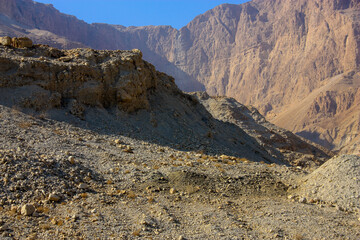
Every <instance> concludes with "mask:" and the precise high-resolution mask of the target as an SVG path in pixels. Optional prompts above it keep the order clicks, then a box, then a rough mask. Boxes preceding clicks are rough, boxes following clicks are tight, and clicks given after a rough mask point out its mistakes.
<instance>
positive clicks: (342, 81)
mask: <svg viewBox="0 0 360 240" xmlns="http://www.w3.org/2000/svg"><path fill="white" fill-rule="evenodd" d="M359 113H360V73H359V72H358V73H355V72H354V71H351V72H348V73H346V74H340V75H338V76H335V77H333V78H331V79H329V80H328V81H327V82H326V83H325V84H324V86H323V87H320V88H318V89H316V90H315V91H313V92H312V93H311V94H309V95H308V96H307V97H306V98H305V99H304V100H302V101H301V102H300V104H298V103H296V104H293V105H292V106H290V107H289V108H288V109H287V110H286V111H284V112H282V113H281V114H279V116H277V117H276V118H275V119H274V120H273V122H274V123H275V124H277V125H280V126H284V127H285V128H287V129H289V130H291V131H293V132H296V133H298V134H299V135H301V136H303V137H305V138H308V139H311V140H313V141H314V142H318V143H320V144H322V145H324V146H327V147H328V148H334V149H335V150H338V151H341V152H342V153H352V154H360V145H359V143H360V135H359V132H360V124H359V122H360V114H359Z"/></svg>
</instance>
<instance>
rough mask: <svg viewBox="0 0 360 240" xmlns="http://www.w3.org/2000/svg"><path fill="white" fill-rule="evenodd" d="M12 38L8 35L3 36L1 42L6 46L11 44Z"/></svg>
mask: <svg viewBox="0 0 360 240" xmlns="http://www.w3.org/2000/svg"><path fill="white" fill-rule="evenodd" d="M11 42H12V41H11V38H10V37H8V36H5V37H1V38H0V43H1V44H2V45H4V46H11Z"/></svg>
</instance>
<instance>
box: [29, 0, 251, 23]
mask: <svg viewBox="0 0 360 240" xmlns="http://www.w3.org/2000/svg"><path fill="white" fill-rule="evenodd" d="M35 1H36V2H41V3H51V4H53V5H54V7H55V8H56V9H58V10H59V11H60V12H63V13H66V14H70V15H74V16H76V17H77V18H79V19H81V20H84V21H86V22H88V23H94V22H98V23H109V24H119V25H124V26H145V25H171V26H173V27H175V28H177V29H179V28H181V27H183V26H185V25H186V24H187V23H188V22H190V21H191V20H192V19H194V18H195V17H196V16H197V15H199V14H202V13H204V12H206V11H207V10H209V9H211V8H214V7H215V6H217V5H220V4H222V3H232V4H241V3H244V2H247V1H246V0H35Z"/></svg>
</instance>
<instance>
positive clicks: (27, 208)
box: [21, 204, 35, 216]
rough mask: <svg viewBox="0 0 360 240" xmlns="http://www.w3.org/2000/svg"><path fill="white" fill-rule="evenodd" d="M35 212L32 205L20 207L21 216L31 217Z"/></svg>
mask: <svg viewBox="0 0 360 240" xmlns="http://www.w3.org/2000/svg"><path fill="white" fill-rule="evenodd" d="M34 212H35V207H34V205H32V204H25V205H24V206H22V207H21V214H22V215H24V216H31V215H32V214H33V213H34Z"/></svg>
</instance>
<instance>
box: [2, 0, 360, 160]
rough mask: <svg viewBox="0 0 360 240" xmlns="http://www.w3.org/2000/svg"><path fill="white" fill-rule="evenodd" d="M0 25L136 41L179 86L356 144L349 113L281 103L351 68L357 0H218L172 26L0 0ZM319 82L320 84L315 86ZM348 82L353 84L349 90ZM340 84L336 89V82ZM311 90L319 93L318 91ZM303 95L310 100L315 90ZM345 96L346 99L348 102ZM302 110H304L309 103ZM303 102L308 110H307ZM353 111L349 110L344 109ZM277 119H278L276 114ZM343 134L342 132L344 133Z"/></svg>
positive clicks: (15, 30) (337, 145) (307, 132)
mask: <svg viewBox="0 0 360 240" xmlns="http://www.w3.org/2000/svg"><path fill="white" fill-rule="evenodd" d="M0 3H1V7H0V13H1V16H0V24H1V27H0V33H1V34H3V35H11V36H19V35H27V36H31V37H32V38H33V39H34V41H35V42H37V43H45V44H50V45H54V46H61V47H65V48H69V47H73V46H84V45H85V46H90V47H92V48H95V49H133V48H138V49H140V50H141V51H142V52H143V54H144V58H145V59H146V60H148V61H150V62H152V63H153V64H154V65H155V66H157V68H158V69H159V70H160V71H164V72H166V73H168V74H170V75H171V76H174V78H175V81H176V83H177V84H178V86H179V87H180V88H181V89H183V90H186V91H194V90H206V91H207V92H208V93H209V94H210V95H226V96H229V97H234V98H235V99H236V100H238V101H239V102H241V103H243V104H246V105H248V104H251V105H254V106H255V107H256V108H258V109H259V110H260V112H261V113H262V114H264V115H265V116H266V117H267V118H268V119H270V120H273V119H274V122H275V123H276V124H278V125H280V126H281V127H285V128H287V129H288V130H291V131H294V132H295V133H299V134H300V135H302V136H304V137H306V138H309V139H311V140H312V141H315V142H317V143H319V144H322V145H323V146H326V147H330V148H332V149H335V150H341V151H343V152H349V153H352V152H353V153H356V152H357V151H358V150H356V148H353V147H348V145H349V144H351V141H353V140H352V139H356V137H357V136H358V131H357V130H356V127H349V126H357V125H359V121H358V120H357V118H354V119H350V118H348V119H347V120H346V121H345V120H344V121H342V120H339V121H337V125H336V128H337V129H336V130H333V129H334V128H333V127H331V126H329V127H330V128H331V129H329V130H328V129H326V128H324V126H325V125H328V124H327V122H328V121H329V116H330V115H331V114H332V112H331V111H330V112H328V110H329V109H328V108H326V107H320V108H319V110H318V111H315V112H314V111H313V112H312V114H311V118H309V119H308V120H304V121H302V122H301V123H294V124H289V123H293V122H294V121H293V120H292V115H291V114H288V115H286V113H289V112H290V111H291V109H294V108H296V106H298V107H299V106H301V104H302V103H303V101H307V102H308V101H309V99H307V100H306V99H305V98H307V97H308V96H309V94H310V93H313V92H314V91H317V90H318V91H320V90H319V89H320V88H322V87H325V85H326V84H327V83H330V82H332V81H331V79H332V78H333V77H336V76H338V75H339V76H341V74H343V73H345V74H347V73H349V72H354V73H355V75H356V73H357V72H359V64H360V57H359V56H360V55H359V46H360V37H359V32H360V24H359V22H360V21H359V16H360V13H359V11H360V10H359V9H360V2H359V0H343V1H340V0H326V1H319V0H310V1H307V0H300V1H298V0H285V1H265V0H254V1H251V2H248V3H245V4H242V5H231V4H224V5H220V6H218V7H216V8H214V9H212V10H210V11H208V12H206V13H204V14H202V15H199V16H198V17H196V18H195V19H194V20H193V21H191V22H190V23H189V24H188V25H187V26H185V27H183V28H182V29H180V30H176V29H173V28H171V27H169V26H147V27H128V28H126V27H123V26H115V25H107V24H87V23H85V22H83V21H80V20H78V19H76V18H75V17H72V16H68V15H64V14H62V13H60V12H59V11H57V10H56V9H55V8H53V7H52V6H51V5H44V4H39V3H36V2H33V1H31V0H1V1H0ZM353 82H354V85H351V84H349V83H347V84H348V85H349V88H348V90H349V91H347V90H346V91H345V90H344V89H343V90H342V91H341V92H337V90H336V89H335V90H333V91H332V93H331V95H332V98H337V99H341V103H339V104H340V105H342V104H345V105H346V104H350V105H351V106H348V107H346V108H347V110H345V109H346V108H338V109H337V110H336V111H337V114H338V115H339V116H344V115H345V114H348V113H349V109H351V111H352V113H351V114H354V116H356V114H357V112H356V109H357V108H356V104H355V102H354V101H353V100H352V99H353V98H352V97H351V96H353V95H354V93H353V92H354V91H356V89H357V85H356V80H354V81H353ZM325 88H326V87H325ZM354 89H355V90H354ZM344 91H345V92H344ZM319 97H320V98H321V96H319ZM313 99H314V102H312V103H309V104H310V105H313V106H315V105H316V104H319V103H318V102H317V100H316V99H317V98H313ZM352 106H353V107H352ZM309 111H310V110H309ZM311 111H312V110H311ZM354 111H355V112H354ZM280 119H281V120H280ZM349 135H351V136H352V137H351V139H350V140H349V139H347V140H344V139H345V138H347V137H346V136H349Z"/></svg>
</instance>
